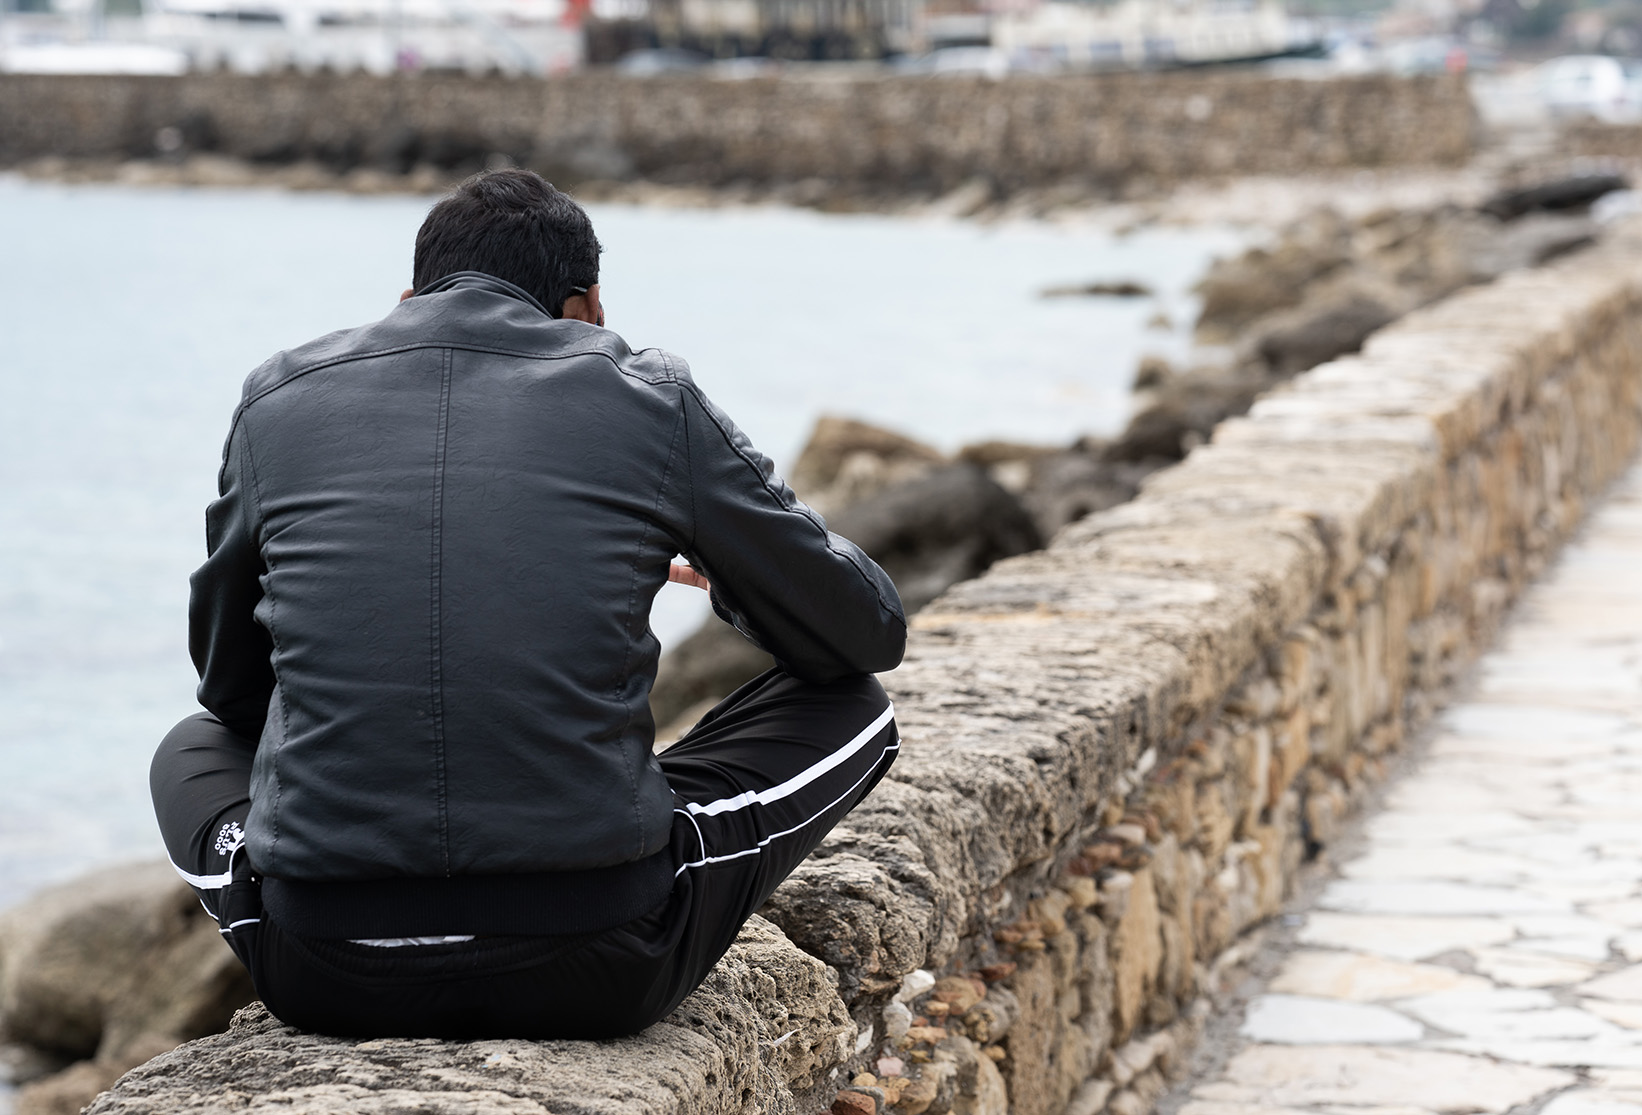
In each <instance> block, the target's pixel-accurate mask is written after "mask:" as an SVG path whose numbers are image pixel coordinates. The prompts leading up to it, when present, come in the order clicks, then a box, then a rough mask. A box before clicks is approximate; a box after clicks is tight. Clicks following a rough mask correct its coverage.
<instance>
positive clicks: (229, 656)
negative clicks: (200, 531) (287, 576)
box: [188, 423, 274, 740]
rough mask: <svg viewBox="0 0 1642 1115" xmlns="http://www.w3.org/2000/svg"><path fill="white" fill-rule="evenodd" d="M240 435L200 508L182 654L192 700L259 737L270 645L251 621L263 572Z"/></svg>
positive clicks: (232, 436) (270, 686)
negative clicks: (196, 681)
mask: <svg viewBox="0 0 1642 1115" xmlns="http://www.w3.org/2000/svg"><path fill="white" fill-rule="evenodd" d="M247 464H248V462H247V461H246V450H245V432H244V429H243V428H242V427H241V426H240V425H239V424H238V423H236V424H235V428H234V429H233V430H232V431H231V432H230V433H229V435H228V444H227V445H226V446H225V447H224V449H223V462H222V472H221V474H220V476H219V478H218V481H217V490H218V498H217V499H216V500H214V501H212V503H211V505H210V506H209V507H207V508H206V510H205V548H206V559H205V564H204V565H202V566H200V567H199V569H198V570H196V571H195V572H194V575H193V576H192V577H190V578H189V580H188V584H189V588H190V590H191V592H190V594H189V602H188V651H189V654H190V655H191V656H192V657H193V659H194V668H195V669H196V670H198V671H199V675H200V685H199V689H198V690H197V693H198V696H199V702H200V704H201V705H203V706H204V707H205V709H206V711H208V712H210V713H212V714H213V715H214V716H216V718H217V719H218V720H221V721H222V722H223V724H225V725H226V726H227V727H228V728H229V729H230V730H231V731H233V732H234V733H236V734H237V735H240V736H243V737H245V738H247V739H252V740H254V739H257V738H259V737H260V736H261V735H262V725H263V722H264V721H265V720H266V719H267V717H268V701H269V698H270V697H271V696H272V695H273V691H274V668H273V664H272V662H271V655H272V651H273V642H272V640H271V638H270V637H269V635H268V631H267V629H266V628H264V627H263V626H262V625H261V624H260V623H258V622H257V620H256V616H255V611H256V606H257V603H258V602H259V601H261V599H262V581H261V576H262V574H263V572H264V571H265V567H264V565H263V562H262V553H261V550H260V548H259V547H258V545H257V539H256V532H255V530H254V528H253V525H252V516H251V512H252V507H251V506H250V505H249V504H250V500H251V494H250V492H249V491H248V487H249V485H250V483H251V478H250V475H249V469H248V467H247Z"/></svg>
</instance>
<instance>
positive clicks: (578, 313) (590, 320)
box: [559, 283, 604, 325]
mask: <svg viewBox="0 0 1642 1115" xmlns="http://www.w3.org/2000/svg"><path fill="white" fill-rule="evenodd" d="M559 316H560V317H561V318H568V319H570V320H572V321H585V322H587V324H589V325H603V324H604V304H603V303H602V302H600V301H599V284H598V283H594V284H593V285H592V286H590V287H588V288H587V293H586V294H572V295H571V296H570V297H569V298H566V299H565V300H564V306H563V307H562V308H561V309H560V310H559Z"/></svg>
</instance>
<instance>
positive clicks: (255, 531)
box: [228, 415, 291, 859]
mask: <svg viewBox="0 0 1642 1115" xmlns="http://www.w3.org/2000/svg"><path fill="white" fill-rule="evenodd" d="M235 433H238V434H239V435H240V437H241V438H242V439H243V441H244V445H245V468H246V471H247V472H249V473H250V474H251V475H250V480H251V499H252V501H254V502H255V503H256V516H255V518H254V519H253V520H252V521H251V522H250V523H247V524H246V526H247V527H248V528H249V529H248V530H247V536H248V539H249V541H250V544H251V545H252V546H255V547H256V548H257V550H258V552H260V551H261V550H262V540H261V537H260V533H261V532H260V529H259V528H258V524H260V523H261V522H263V520H264V516H263V513H262V481H261V479H260V478H259V477H258V476H257V462H256V455H255V453H254V452H253V451H252V447H251V427H250V425H249V423H241V422H240V421H239V416H237V415H236V417H235V420H234V422H233V425H232V429H231V430H230V432H229V435H228V436H229V438H230V439H232V438H233V436H234V434H235ZM245 514H246V509H245V508H244V507H243V506H242V508H241V511H240V515H241V517H242V518H243V517H244V515H245ZM262 564H263V567H264V568H265V569H267V570H268V583H267V585H265V586H264V587H263V590H262V595H263V597H264V599H266V600H267V601H268V625H267V626H268V641H269V642H270V643H272V644H273V648H274V658H275V659H276V660H277V659H278V658H279V657H280V656H281V654H282V653H283V650H282V648H281V647H280V643H279V624H278V622H277V621H276V618H275V615H276V613H277V612H278V611H279V601H278V599H277V598H276V597H275V596H274V591H273V583H274V577H273V573H274V563H273V561H272V559H271V558H269V557H268V556H267V555H266V554H264V555H263V558H262ZM270 669H272V666H270ZM274 690H275V692H277V693H278V694H279V740H278V741H277V742H276V744H275V745H274V748H273V751H272V753H271V754H270V755H269V757H268V766H269V770H270V772H271V773H272V775H273V779H274V802H273V806H272V807H271V808H270V809H269V811H268V812H269V814H270V816H269V820H268V856H269V858H270V859H274V858H276V851H277V849H278V847H279V800H280V798H281V797H282V796H283V793H284V788H285V784H284V782H283V781H281V779H280V777H279V753H280V751H281V750H282V749H283V747H284V745H285V741H286V740H288V739H290V738H291V710H290V705H289V703H288V702H287V700H286V697H285V687H284V686H283V685H281V684H280V683H279V675H278V673H277V672H276V673H275V675H274Z"/></svg>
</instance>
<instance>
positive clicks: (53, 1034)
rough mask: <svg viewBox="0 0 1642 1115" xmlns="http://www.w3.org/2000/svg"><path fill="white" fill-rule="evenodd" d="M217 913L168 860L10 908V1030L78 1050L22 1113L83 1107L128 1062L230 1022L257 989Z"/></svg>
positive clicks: (2, 977)
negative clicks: (225, 940)
mask: <svg viewBox="0 0 1642 1115" xmlns="http://www.w3.org/2000/svg"><path fill="white" fill-rule="evenodd" d="M253 997H254V996H253V991H252V988H251V981H250V977H249V976H247V975H246V973H245V969H244V968H242V967H241V966H240V963H239V961H238V960H236V959H235V958H234V955H233V954H232V953H231V952H230V951H229V950H228V946H227V945H225V944H224V943H223V940H222V937H221V936H220V935H219V934H218V932H217V926H216V923H215V922H214V921H212V920H211V918H210V917H209V916H207V915H206V913H205V912H204V911H203V910H202V909H201V908H200V905H199V901H198V899H196V898H195V897H194V894H193V892H192V891H190V890H189V889H188V887H187V886H185V885H184V884H183V882H182V881H181V880H180V879H178V878H177V875H176V872H174V871H173V870H172V869H171V866H170V865H169V864H167V863H164V862H157V863H138V864H126V865H121V866H118V867H112V868H107V869H104V870H101V871H97V872H94V873H92V874H90V875H86V876H83V877H82V878H79V879H76V880H74V881H73V882H70V883H67V884H64V885H62V886H58V887H53V888H51V889H49V890H46V891H44V892H42V893H40V894H38V895H36V896H35V897H34V898H32V899H30V900H29V901H27V902H25V903H23V904H22V905H20V906H17V907H14V908H13V909H11V910H8V911H6V912H5V913H4V914H3V915H0V1034H3V1036H4V1039H5V1040H6V1041H8V1042H13V1043H17V1044H20V1045H24V1046H28V1047H33V1048H34V1049H37V1050H40V1051H43V1052H44V1053H45V1054H47V1055H48V1056H53V1057H58V1058H62V1059H64V1060H71V1061H73V1062H75V1063H73V1064H70V1065H69V1066H68V1067H67V1068H66V1069H63V1070H62V1071H61V1072H58V1073H55V1074H52V1075H48V1076H44V1077H41V1078H40V1079H38V1080H35V1081H33V1082H32V1083H29V1084H27V1085H25V1086H24V1087H23V1089H22V1090H21V1092H20V1093H19V1095H18V1100H17V1109H16V1110H17V1115H30V1113H33V1115H43V1113H45V1112H53V1111H78V1110H79V1109H80V1107H81V1106H82V1105H84V1104H85V1103H87V1102H89V1100H90V1099H91V1097H92V1096H94V1095H96V1093H97V1092H98V1091H100V1090H101V1089H102V1088H104V1087H106V1086H107V1085H108V1084H109V1083H110V1082H111V1081H112V1080H113V1079H114V1078H115V1077H116V1076H118V1075H119V1074H120V1073H121V1072H123V1071H125V1070H126V1069H128V1068H130V1067H131V1066H132V1065H136V1064H140V1063H142V1062H143V1061H146V1060H147V1059H149V1058H150V1057H153V1056H154V1055H155V1054H157V1053H161V1052H163V1051H165V1050H167V1049H170V1048H172V1047H174V1046H176V1045H177V1044H179V1043H180V1042H183V1041H187V1040H189V1039H191V1038H196V1037H199V1036H201V1035H204V1034H210V1033H214V1032H216V1031H219V1030H221V1029H223V1028H224V1027H225V1026H226V1025H227V1024H228V1020H229V1018H230V1017H231V1016H232V1014H233V1012H234V1011H235V1010H236V1009H237V1008H239V1007H241V1006H244V1005H245V1004H246V1003H248V1002H250V1001H251V999H252V998H253Z"/></svg>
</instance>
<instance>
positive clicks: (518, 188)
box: [407, 170, 603, 324]
mask: <svg viewBox="0 0 1642 1115" xmlns="http://www.w3.org/2000/svg"><path fill="white" fill-rule="evenodd" d="M600 251H602V248H601V247H600V245H599V240H598V237H596V236H594V235H593V222H592V221H590V220H588V219H587V214H586V213H585V212H584V211H583V210H582V207H581V206H579V205H577V204H576V203H575V202H574V201H572V200H571V199H570V197H569V196H568V195H566V194H564V193H562V192H561V191H559V190H556V189H554V188H553V186H552V185H551V184H550V183H548V182H547V181H546V180H545V179H543V178H542V176H541V175H539V174H536V173H535V172H533V171H528V170H495V171H489V172H486V173H484V174H479V175H475V176H474V177H472V178H469V179H468V180H467V181H466V182H463V183H462V184H461V185H460V186H458V187H456V189H455V191H454V192H453V193H451V194H450V196H448V197H446V198H444V199H443V200H441V201H440V202H439V203H438V204H437V205H435V206H434V207H433V209H432V210H431V211H430V212H429V213H428V216H427V219H426V220H425V221H423V222H422V228H421V230H420V231H419V232H418V233H417V234H416V261H415V264H414V268H413V274H412V278H411V282H412V283H413V284H414V286H413V289H414V290H418V291H419V290H423V289H425V288H426V287H428V286H429V285H430V284H432V283H434V282H436V281H437V280H439V279H441V278H443V277H444V276H446V275H449V274H451V273H453V272H456V271H483V272H484V273H485V274H487V275H494V276H496V277H497V278H498V279H506V280H507V281H508V282H510V283H512V284H513V285H514V286H517V287H520V288H522V289H523V290H525V291H527V292H528V293H529V294H531V295H532V296H534V297H535V299H536V300H537V301H538V302H540V303H541V304H542V305H543V306H546V307H547V308H548V310H549V311H551V312H552V313H553V314H554V315H556V316H560V317H575V318H580V319H581V320H584V321H593V322H596V323H598V324H603V320H602V318H603V314H602V312H601V311H600V310H599V300H598V290H597V288H598V282H599V252H600ZM408 293H409V292H407V294H408Z"/></svg>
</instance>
